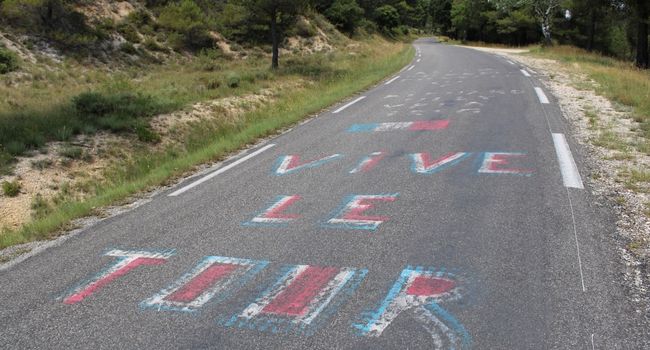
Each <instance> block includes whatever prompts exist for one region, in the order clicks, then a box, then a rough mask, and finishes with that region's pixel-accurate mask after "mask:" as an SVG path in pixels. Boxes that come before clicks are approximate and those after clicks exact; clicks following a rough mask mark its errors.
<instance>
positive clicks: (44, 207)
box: [31, 193, 52, 218]
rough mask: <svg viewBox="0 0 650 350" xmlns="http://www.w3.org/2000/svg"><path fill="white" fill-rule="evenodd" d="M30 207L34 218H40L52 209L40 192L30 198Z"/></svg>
mask: <svg viewBox="0 0 650 350" xmlns="http://www.w3.org/2000/svg"><path fill="white" fill-rule="evenodd" d="M31 208H32V216H33V217H35V218H42V217H44V216H46V215H47V214H49V213H50V212H51V211H52V207H51V206H50V204H49V203H48V202H47V200H45V198H43V196H42V195H41V194H40V193H37V194H36V196H35V197H34V199H33V200H32V204H31Z"/></svg>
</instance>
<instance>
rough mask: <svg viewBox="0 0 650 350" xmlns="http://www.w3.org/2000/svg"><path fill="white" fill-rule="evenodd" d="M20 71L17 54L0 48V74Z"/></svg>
mask: <svg viewBox="0 0 650 350" xmlns="http://www.w3.org/2000/svg"><path fill="white" fill-rule="evenodd" d="M16 69H18V58H17V57H16V54H14V53H13V52H11V51H9V50H8V49H5V48H3V47H0V74H6V73H9V72H13V71H15V70H16Z"/></svg>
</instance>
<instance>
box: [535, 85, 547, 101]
mask: <svg viewBox="0 0 650 350" xmlns="http://www.w3.org/2000/svg"><path fill="white" fill-rule="evenodd" d="M535 93H536V94H537V98H538V99H539V102H540V103H543V104H545V105H547V104H549V103H550V102H548V97H546V94H545V93H544V90H542V88H539V87H535Z"/></svg>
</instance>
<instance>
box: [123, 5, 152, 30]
mask: <svg viewBox="0 0 650 350" xmlns="http://www.w3.org/2000/svg"><path fill="white" fill-rule="evenodd" d="M126 19H127V21H128V22H129V23H133V24H134V25H136V26H138V27H143V26H146V25H150V24H152V23H153V18H151V15H150V14H149V12H147V11H146V10H144V9H138V10H135V11H133V12H131V13H129V15H128V16H127V17H126Z"/></svg>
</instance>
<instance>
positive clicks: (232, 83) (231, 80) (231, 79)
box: [226, 72, 241, 89]
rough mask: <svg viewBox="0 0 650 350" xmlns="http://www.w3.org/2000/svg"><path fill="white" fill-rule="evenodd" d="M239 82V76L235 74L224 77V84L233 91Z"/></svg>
mask: <svg viewBox="0 0 650 350" xmlns="http://www.w3.org/2000/svg"><path fill="white" fill-rule="evenodd" d="M240 82H241V78H240V77H239V74H237V73H234V72H232V73H228V76H227V77H226V83H227V85H228V87H229V88H231V89H234V88H237V87H239V83H240Z"/></svg>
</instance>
